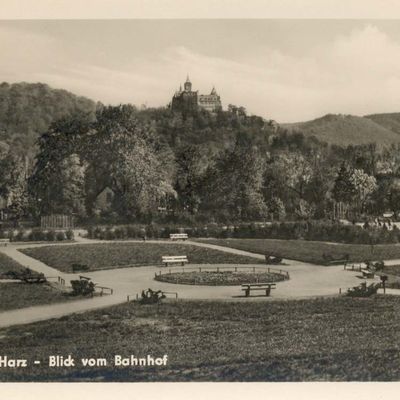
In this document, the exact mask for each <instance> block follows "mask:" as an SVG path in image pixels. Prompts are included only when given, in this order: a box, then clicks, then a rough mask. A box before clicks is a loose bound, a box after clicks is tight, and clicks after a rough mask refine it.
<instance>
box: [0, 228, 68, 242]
mask: <svg viewBox="0 0 400 400" xmlns="http://www.w3.org/2000/svg"><path fill="white" fill-rule="evenodd" d="M0 238H2V239H4V238H8V239H10V241H11V242H32V241H33V242H42V241H48V242H55V241H63V240H73V238H74V232H73V231H72V230H68V231H55V230H42V229H29V230H25V229H19V230H0Z"/></svg>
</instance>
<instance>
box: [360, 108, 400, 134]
mask: <svg viewBox="0 0 400 400" xmlns="http://www.w3.org/2000/svg"><path fill="white" fill-rule="evenodd" d="M365 118H368V119H370V120H372V121H374V122H376V123H377V124H379V125H381V126H383V127H384V128H386V129H389V130H390V131H392V132H394V133H397V134H399V135H400V113H385V114H371V115H366V116H365Z"/></svg>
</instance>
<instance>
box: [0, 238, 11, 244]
mask: <svg viewBox="0 0 400 400" xmlns="http://www.w3.org/2000/svg"><path fill="white" fill-rule="evenodd" d="M8 243H10V239H0V246H7V244H8Z"/></svg>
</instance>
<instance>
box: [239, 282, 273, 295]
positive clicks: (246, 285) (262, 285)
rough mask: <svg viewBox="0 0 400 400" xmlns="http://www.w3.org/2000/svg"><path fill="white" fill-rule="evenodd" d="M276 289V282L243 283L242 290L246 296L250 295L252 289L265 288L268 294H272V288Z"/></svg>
mask: <svg viewBox="0 0 400 400" xmlns="http://www.w3.org/2000/svg"><path fill="white" fill-rule="evenodd" d="M272 289H276V283H268V282H267V283H244V284H242V290H244V295H245V296H246V297H249V296H250V292H251V291H252V290H264V291H265V295H266V296H270V294H271V290H272Z"/></svg>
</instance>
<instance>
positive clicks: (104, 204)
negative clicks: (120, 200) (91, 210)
mask: <svg viewBox="0 0 400 400" xmlns="http://www.w3.org/2000/svg"><path fill="white" fill-rule="evenodd" d="M114 196H115V193H114V191H113V190H112V189H111V188H110V187H108V186H106V187H105V188H104V189H102V190H101V191H100V192H99V194H98V195H97V197H96V201H95V208H96V209H98V210H100V211H110V210H111V207H112V203H113V200H114Z"/></svg>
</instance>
